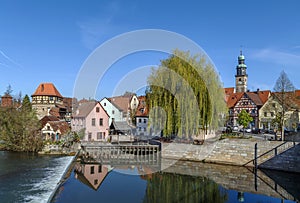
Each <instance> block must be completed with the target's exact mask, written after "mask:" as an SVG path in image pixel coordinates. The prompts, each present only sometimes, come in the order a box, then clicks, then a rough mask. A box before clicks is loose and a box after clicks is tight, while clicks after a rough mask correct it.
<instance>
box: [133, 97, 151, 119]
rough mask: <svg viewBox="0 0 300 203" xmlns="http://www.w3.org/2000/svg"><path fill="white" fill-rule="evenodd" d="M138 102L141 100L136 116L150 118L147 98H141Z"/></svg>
mask: <svg viewBox="0 0 300 203" xmlns="http://www.w3.org/2000/svg"><path fill="white" fill-rule="evenodd" d="M138 100H139V105H138V107H137V109H136V113H135V116H138V117H145V116H148V113H149V112H148V108H147V105H146V96H139V97H138Z"/></svg>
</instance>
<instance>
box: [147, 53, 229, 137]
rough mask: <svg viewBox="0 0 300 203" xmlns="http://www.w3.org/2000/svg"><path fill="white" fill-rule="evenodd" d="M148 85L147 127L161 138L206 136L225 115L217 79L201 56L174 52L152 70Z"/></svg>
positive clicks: (212, 69) (213, 71) (222, 94)
mask: <svg viewBox="0 0 300 203" xmlns="http://www.w3.org/2000/svg"><path fill="white" fill-rule="evenodd" d="M148 84H149V88H148V89H147V90H146V99H147V105H148V106H149V110H150V122H151V123H150V125H151V127H152V128H154V129H152V130H153V131H154V132H157V131H159V130H162V131H163V135H164V136H171V135H178V136H179V137H184V138H189V137H191V136H198V135H199V134H201V133H202V134H204V136H205V134H206V133H207V130H214V129H217V127H218V126H219V125H220V114H225V112H227V110H226V104H225V101H224V92H223V88H222V85H221V82H220V79H219V76H218V74H217V73H216V72H215V70H214V68H213V66H212V64H210V63H208V62H206V59H205V58H204V57H203V56H191V55H190V53H189V52H182V51H178V50H175V51H174V52H173V54H172V55H170V56H169V58H167V59H165V60H162V61H161V65H160V66H159V68H158V69H157V70H154V69H153V70H152V73H151V75H150V76H149V77H148ZM158 107H159V108H158Z"/></svg>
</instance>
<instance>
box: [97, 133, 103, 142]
mask: <svg viewBox="0 0 300 203" xmlns="http://www.w3.org/2000/svg"><path fill="white" fill-rule="evenodd" d="M97 140H102V132H97Z"/></svg>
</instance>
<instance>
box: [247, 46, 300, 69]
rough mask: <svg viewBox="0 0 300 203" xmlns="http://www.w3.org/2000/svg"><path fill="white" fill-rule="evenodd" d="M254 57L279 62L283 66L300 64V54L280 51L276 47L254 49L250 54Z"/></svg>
mask: <svg viewBox="0 0 300 203" xmlns="http://www.w3.org/2000/svg"><path fill="white" fill-rule="evenodd" d="M250 57H251V58H253V59H258V60H262V61H265V62H272V63H276V64H279V65H281V66H285V65H299V64H300V54H299V53H298V54H295V53H291V52H288V51H278V50H275V49H270V48H266V49H262V50H258V51H253V54H252V55H251V56H250Z"/></svg>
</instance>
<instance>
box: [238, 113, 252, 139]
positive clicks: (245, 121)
mask: <svg viewBox="0 0 300 203" xmlns="http://www.w3.org/2000/svg"><path fill="white" fill-rule="evenodd" d="M237 121H238V123H239V124H240V125H242V126H243V134H244V135H245V128H246V127H247V126H249V123H250V122H251V121H253V118H252V117H251V115H250V114H249V113H247V111H246V110H245V109H243V110H242V111H241V113H239V115H238V119H237Z"/></svg>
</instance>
